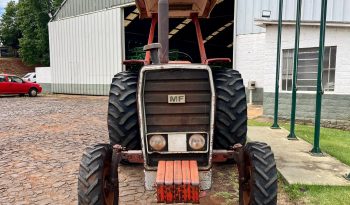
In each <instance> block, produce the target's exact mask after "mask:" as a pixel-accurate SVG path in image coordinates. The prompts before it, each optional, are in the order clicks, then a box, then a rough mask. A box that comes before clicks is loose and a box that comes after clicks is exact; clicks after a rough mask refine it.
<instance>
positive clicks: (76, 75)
mask: <svg viewBox="0 0 350 205" xmlns="http://www.w3.org/2000/svg"><path fill="white" fill-rule="evenodd" d="M122 16H123V11H122V9H121V8H114V9H109V10H104V11H101V12H96V13H92V14H89V15H84V16H79V17H75V18H68V19H64V20H60V21H54V22H50V23H49V34H50V58H51V68H52V75H53V84H54V85H53V91H54V92H60V93H76V94H94V95H100V94H106V93H108V87H109V86H108V85H109V84H110V82H111V79H112V77H113V75H114V74H116V73H117V72H120V71H121V70H122V59H123V53H122V51H123V46H124V43H123V41H122V36H123V35H122V33H123V32H124V30H123V25H122V22H123V21H122V19H123V18H122ZM101 85H103V86H101Z"/></svg>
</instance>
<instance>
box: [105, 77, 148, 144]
mask: <svg viewBox="0 0 350 205" xmlns="http://www.w3.org/2000/svg"><path fill="white" fill-rule="evenodd" d="M137 81H138V73H136V72H130V71H125V72H121V73H118V74H117V75H115V76H114V78H113V80H112V84H111V89H110V93H109V104H108V120H107V121H108V131H109V139H110V144H111V145H115V144H120V145H121V146H123V147H126V148H127V149H129V150H140V149H141V141H140V131H139V123H138V115H137V104H136V93H137Z"/></svg>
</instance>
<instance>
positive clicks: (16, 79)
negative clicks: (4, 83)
mask: <svg viewBox="0 0 350 205" xmlns="http://www.w3.org/2000/svg"><path fill="white" fill-rule="evenodd" d="M8 78H9V82H13V83H23V80H22V79H20V78H19V77H16V76H9V77H8Z"/></svg>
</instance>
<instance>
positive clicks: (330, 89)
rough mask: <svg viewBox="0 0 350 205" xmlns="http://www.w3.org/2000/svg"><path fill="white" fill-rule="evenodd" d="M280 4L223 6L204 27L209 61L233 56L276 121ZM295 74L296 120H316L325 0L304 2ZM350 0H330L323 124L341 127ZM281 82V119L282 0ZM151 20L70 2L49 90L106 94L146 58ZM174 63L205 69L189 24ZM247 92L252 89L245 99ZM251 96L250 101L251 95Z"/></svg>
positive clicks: (284, 103) (180, 26)
mask: <svg viewBox="0 0 350 205" xmlns="http://www.w3.org/2000/svg"><path fill="white" fill-rule="evenodd" d="M278 2H279V1H278V0H235V1H234V0H219V1H218V4H217V5H216V7H215V8H214V10H213V12H212V15H211V18H210V19H202V20H201V26H202V32H203V37H204V38H205V47H206V49H207V53H208V57H210V58H215V57H229V58H232V59H233V64H232V66H233V68H235V69H237V70H239V71H240V72H241V73H242V75H243V77H244V80H245V84H246V86H248V83H249V82H250V81H255V82H256V84H255V85H256V88H255V90H253V91H252V102H253V103H255V104H263V105H264V114H265V115H267V116H272V115H273V102H274V87H275V84H274V83H275V63H276V44H277V43H276V40H277V15H278ZM302 10H303V11H302V28H301V41H300V48H301V49H300V65H299V69H298V99H297V118H298V119H302V120H311V119H313V118H314V109H315V90H316V73H315V72H316V69H317V52H318V49H317V47H318V42H319V19H320V13H321V0H312V1H303V6H302ZM347 11H350V1H346V0H329V1H328V16H327V21H328V25H327V33H326V56H325V61H324V71H323V76H324V78H323V87H324V89H325V95H324V101H323V114H322V118H323V119H325V120H326V122H327V123H331V124H333V125H337V126H340V127H342V126H349V124H347V123H349V121H350V58H349V57H348V54H349V53H350V12H347ZM283 12H284V14H283V36H282V55H281V59H280V61H281V76H280V92H281V94H280V115H281V116H282V117H285V118H288V116H289V115H290V102H291V79H292V70H293V59H292V58H293V55H292V54H293V49H294V30H295V29H294V26H295V13H296V0H284V9H283ZM149 27H150V20H140V19H138V11H137V9H136V7H135V3H134V1H133V0H98V1H97V0H65V1H64V2H63V3H62V5H61V7H60V9H59V10H58V11H57V12H56V14H55V15H54V16H53V18H52V20H51V22H50V23H49V34H50V58H51V65H50V67H51V70H52V74H51V75H52V83H51V90H52V92H54V93H68V94H87V95H108V92H109V84H110V82H111V79H112V77H113V75H114V74H116V73H118V72H120V71H122V70H124V69H125V67H124V66H123V63H122V62H123V60H125V59H142V58H143V55H144V54H143V52H142V50H141V48H142V46H143V45H145V44H146V43H147V38H148V32H149ZM169 39H170V48H171V49H173V50H172V52H171V53H173V55H172V57H173V58H175V59H184V60H191V61H192V62H195V63H196V62H200V58H199V52H198V49H197V43H196V38H195V30H194V26H193V25H192V23H191V20H189V19H173V20H172V21H170V31H169ZM248 92H250V91H249V90H248V89H247V94H248ZM248 96H249V95H248Z"/></svg>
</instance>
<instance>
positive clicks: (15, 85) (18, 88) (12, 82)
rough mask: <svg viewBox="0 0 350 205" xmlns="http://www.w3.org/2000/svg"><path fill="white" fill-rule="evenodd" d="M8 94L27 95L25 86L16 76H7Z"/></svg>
mask: <svg viewBox="0 0 350 205" xmlns="http://www.w3.org/2000/svg"><path fill="white" fill-rule="evenodd" d="M8 80H9V87H10V88H9V89H10V93H13V94H16V93H27V92H28V90H27V86H26V85H25V83H24V82H23V80H22V79H21V78H19V77H17V76H8Z"/></svg>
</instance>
